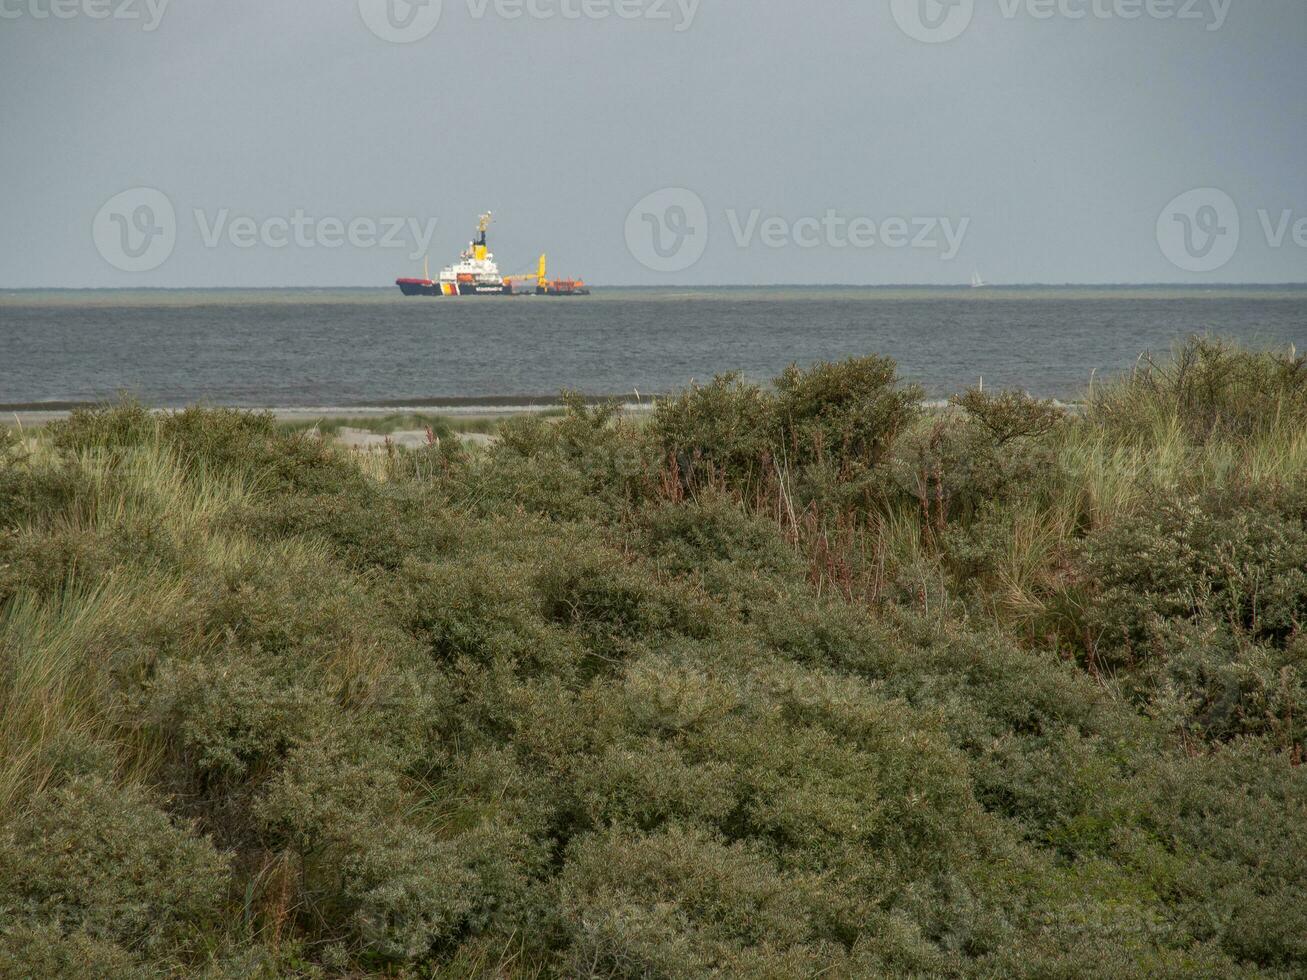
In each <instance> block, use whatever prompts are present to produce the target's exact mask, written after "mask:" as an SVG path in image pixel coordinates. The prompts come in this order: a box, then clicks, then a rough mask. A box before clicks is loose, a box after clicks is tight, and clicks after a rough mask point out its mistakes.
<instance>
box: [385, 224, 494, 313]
mask: <svg viewBox="0 0 1307 980" xmlns="http://www.w3.org/2000/svg"><path fill="white" fill-rule="evenodd" d="M492 217H493V215H492V214H491V213H490V212H486V213H485V214H483V215H482V216H481V221H480V223H479V224H478V225H477V237H476V238H474V239H472V241H471V243H470V244H469V245H468V247H467V250H466V251H464V252H463V254H462V255H461V256H459V260H458V261H457V262H455V263H454V264H453V265H450V266H446V267H445V268H443V269H441V270H440V278H439V279H436V280H432V279H431V275H430V273H429V272H428V271H427V267H426V264H425V262H424V263H423V271H422V278H421V279H396V280H395V285H396V286H398V287H399V289H400V292H402V293H403V294H404V295H405V296H505V295H508V294H510V293H512V291H513V287H512V286H511V285H510V284H509V283H507V282H505V281H504V277H503V276H501V275H500V274H499V266H497V265H496V264H495V257H494V255H493V254H492V253H491V251H490V247H489V245H488V244H487V243H486V232H487V230H488V229H489V228H490V220H491V218H492Z"/></svg>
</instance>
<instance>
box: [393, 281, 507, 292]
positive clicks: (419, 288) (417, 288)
mask: <svg viewBox="0 0 1307 980" xmlns="http://www.w3.org/2000/svg"><path fill="white" fill-rule="evenodd" d="M395 285H396V286H398V287H399V291H400V292H401V293H403V294H404V295H405V296H511V295H512V291H511V290H510V289H509V287H508V286H507V285H503V286H497V285H488V284H485V283H482V284H480V285H478V284H477V283H472V282H459V283H453V282H432V281H431V280H428V279H397V280H395Z"/></svg>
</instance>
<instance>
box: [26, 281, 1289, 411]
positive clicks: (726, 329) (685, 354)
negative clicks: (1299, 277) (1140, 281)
mask: <svg viewBox="0 0 1307 980" xmlns="http://www.w3.org/2000/svg"><path fill="white" fill-rule="evenodd" d="M1192 334H1210V335H1215V336H1220V337H1225V338H1231V339H1234V340H1237V341H1240V342H1242V343H1244V344H1248V345H1253V346H1258V347H1287V346H1289V345H1296V346H1298V347H1299V348H1302V347H1307V286H1276V287H1269V286H1238V287H1231V286H1223V287H1204V288H1186V287H1175V286H1130V287H1093V288H1086V287H1082V286H1068V287H1047V286H1027V287H1012V288H1009V287H989V288H981V289H969V288H927V287H873V288H861V287H847V288H846V287H771V288H760V287H721V288H684V289H683V288H657V289H635V288H630V289H623V288H611V289H596V290H595V292H594V294H593V295H591V296H586V297H571V298H562V297H558V298H555V297H538V296H514V297H493V298H460V299H442V298H430V297H412V298H406V297H403V296H401V295H400V294H399V293H398V292H397V291H395V290H393V289H278V290H215V289H196V290H184V289H183V290H105V291H94V290H48V291H45V290H0V410H3V411H7V412H13V411H23V410H42V409H61V408H68V407H73V406H76V405H84V404H94V403H99V402H104V401H109V400H113V399H116V398H119V397H122V396H124V395H131V396H134V397H136V398H138V399H140V400H142V401H144V402H145V403H147V404H150V405H154V406H158V407H179V406H183V405H189V404H206V405H230V406H241V407H265V408H280V407H285V408H317V407H322V408H331V407H339V408H388V407H395V408H399V407H413V408H431V409H438V408H458V409H464V410H471V409H474V408H476V407H477V406H487V407H489V406H499V407H511V406H515V405H533V404H545V403H549V402H555V401H557V398H558V393H559V392H560V390H562V389H569V390H574V391H579V392H582V393H585V394H588V395H594V396H612V397H618V398H624V399H626V400H628V401H643V400H644V399H646V398H649V397H654V396H657V395H660V394H665V393H668V392H673V391H676V390H679V389H683V388H685V387H686V386H689V385H692V384H695V383H702V382H706V381H709V380H711V379H712V378H713V376H714V375H717V374H721V373H725V372H730V371H737V372H739V373H740V374H742V375H743V376H745V377H747V378H750V379H755V380H758V381H766V380H768V379H770V378H773V377H775V376H776V375H777V374H778V373H779V372H780V371H781V370H783V369H784V368H785V367H786V366H787V365H790V364H799V365H804V366H806V365H810V364H812V363H814V362H818V361H832V360H839V359H842V358H847V357H852V356H857V355H864V354H873V353H874V354H882V355H888V356H889V357H892V358H894V360H895V361H896V362H897V363H898V367H899V372H900V375H901V376H902V377H903V378H904V379H905V380H907V381H912V382H916V383H918V384H920V385H921V386H922V387H923V388H924V389H925V391H926V393H927V395H928V397H931V398H944V397H947V396H948V395H950V394H952V393H956V392H958V391H961V390H962V389H964V388H966V387H968V386H971V385H974V384H977V383H979V382H981V381H983V383H984V385H985V386H986V387H987V388H1019V389H1024V390H1026V391H1028V392H1030V393H1032V394H1035V395H1038V396H1040V397H1047V398H1057V399H1060V400H1063V401H1075V400H1076V399H1078V398H1080V397H1082V396H1083V394H1084V392H1085V391H1086V390H1087V388H1088V387H1089V385H1090V384H1091V383H1093V382H1094V381H1095V380H1102V379H1105V378H1109V377H1112V376H1115V375H1119V374H1120V373H1122V372H1127V371H1129V370H1130V369H1131V368H1132V366H1134V365H1135V364H1136V363H1137V362H1138V360H1139V358H1140V357H1141V356H1143V355H1146V354H1148V353H1153V354H1165V353H1166V352H1167V351H1168V350H1169V349H1170V348H1171V347H1172V346H1173V345H1174V344H1176V343H1178V342H1180V341H1182V340H1183V339H1184V338H1185V337H1186V336H1189V335H1192Z"/></svg>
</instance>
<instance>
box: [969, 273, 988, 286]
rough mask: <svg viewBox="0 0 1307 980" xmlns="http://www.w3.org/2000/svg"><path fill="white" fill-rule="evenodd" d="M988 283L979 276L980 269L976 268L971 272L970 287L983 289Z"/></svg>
mask: <svg viewBox="0 0 1307 980" xmlns="http://www.w3.org/2000/svg"><path fill="white" fill-rule="evenodd" d="M988 285H989V283H987V282H985V280H984V279H982V278H980V270H976V271H975V272H973V273H971V288H972V289H984V288H985V287H986V286H988Z"/></svg>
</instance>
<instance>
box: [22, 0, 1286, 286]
mask: <svg viewBox="0 0 1307 980" xmlns="http://www.w3.org/2000/svg"><path fill="white" fill-rule="evenodd" d="M52 2H53V3H55V5H56V7H57V8H58V10H59V12H60V13H62V14H64V15H66V16H64V17H53V16H45V15H46V14H47V13H49V11H50V4H51V3H52ZM150 2H151V3H153V4H154V5H155V6H154V7H153V8H152V7H151V6H150V5H149V4H147V2H146V0H0V178H3V188H4V191H3V197H2V198H0V227H2V228H3V233H2V234H0V288H14V287H44V286H74V287H78V286H246V287H254V286H282V285H315V286H336V285H338V286H352V285H385V284H388V283H390V282H391V281H392V280H393V279H394V278H395V277H396V276H401V275H417V274H420V270H421V261H420V259H415V258H412V257H411V256H413V255H416V254H418V253H419V252H421V251H422V245H423V243H424V239H425V238H426V237H427V230H428V228H429V222H431V221H432V220H434V221H435V222H436V224H435V230H434V234H433V235H431V236H430V242H429V248H430V255H431V265H432V271H433V273H434V272H435V271H436V269H437V268H438V267H439V266H440V265H443V264H445V263H447V262H449V261H451V260H452V259H453V258H454V257H455V256H456V255H457V253H458V251H459V250H460V249H461V248H462V247H463V246H464V245H465V244H466V242H467V239H468V238H469V237H470V235H471V233H472V232H473V230H474V226H475V223H476V218H477V215H478V213H479V212H481V211H483V210H493V211H494V212H495V214H496V219H495V220H496V223H495V226H494V228H493V230H492V242H491V244H492V247H493V248H494V250H495V252H496V253H497V256H498V259H499V262H500V265H501V267H503V270H504V271H505V272H510V271H519V270H525V269H526V268H528V267H530V266H532V265H533V263H534V257H535V256H536V255H537V254H538V253H539V252H541V251H545V250H547V251H548V252H549V254H550V256H551V262H552V266H553V271H554V272H556V273H559V274H576V275H583V276H585V277H586V278H587V279H589V280H591V281H592V282H596V283H607V284H658V283H684V284H700V283H702V284H709V283H823V282H839V283H867V284H879V283H950V282H960V281H966V280H968V279H969V278H970V277H971V275H972V272H973V270H979V271H980V273H981V274H982V275H983V276H984V277H985V278H986V279H987V280H989V281H992V282H997V283H1007V282H1012V283H1017V282H1022V283H1024V282H1047V283H1062V282H1076V283H1091V282H1158V281H1164V282H1287V281H1296V282H1301V281H1304V280H1307V220H1304V219H1307V7H1305V6H1304V3H1303V0H1196V2H1195V0H1173V2H1170V0H1148V2H1147V3H1146V2H1145V0H1056V2H1055V0H974V8H972V6H971V3H972V0H951V3H952V5H951V6H949V5H941V4H940V3H939V0H699V2H698V3H697V4H696V3H695V2H694V0H586V4H587V5H588V6H583V5H582V0H531V4H530V5H529V7H528V5H525V4H523V3H518V4H516V5H515V4H514V3H513V0H488V2H487V0H444V2H443V7H441V8H440V9H439V10H438V11H437V9H436V8H435V7H432V6H430V5H428V6H425V7H423V6H417V7H410V6H409V5H407V4H405V3H403V2H402V0H390V2H391V3H392V7H391V9H390V10H389V11H388V12H387V11H386V9H385V5H386V2H387V0H337V2H334V3H323V2H322V0H314V2H310V0H223V2H221V3H219V2H214V0H210V2H207V3H200V2H197V0H172V2H171V3H170V4H168V5H167V6H166V8H164V9H159V8H158V5H159V3H160V2H161V0H150ZM124 3H126V4H128V6H126V7H123V6H122V5H123V4H124ZM60 4H62V5H63V6H62V7H60V6H59V5H60ZM435 12H439V13H440V17H439V20H438V21H433V20H432V15H433V13H435ZM519 12H520V14H521V16H517V17H514V16H513V14H515V13H519ZM387 13H389V17H387V16H386V14H387ZM105 14H108V15H109V16H103V15H105ZM133 14H135V15H137V16H136V17H135V19H133V18H132V17H131V15H133ZM549 14H553V16H552V17H549V16H546V15H549ZM573 14H576V15H579V16H570V15H573ZM1081 14H1083V16H1079V15H1081ZM914 18H915V19H914ZM369 24H372V27H371V28H370V27H369ZM428 32H429V33H428ZM954 33H956V35H957V36H956V37H952V38H951V39H947V40H945V39H943V38H945V37H946V36H948V35H951V34H954ZM388 34H389V35H390V36H391V37H392V38H398V39H400V40H404V39H410V38H413V37H415V36H417V35H423V36H421V37H420V38H419V39H417V40H408V43H396V42H395V40H387V39H385V37H383V36H380V35H388ZM914 34H915V35H916V36H913V35H914ZM138 188H146V189H148V190H149V191H150V192H151V194H152V195H153V196H146V197H141V193H142V192H139V191H135V189H138ZM669 188H671V189H674V190H671V191H667V190H666V189H669ZM1195 188H1212V189H1215V191H1216V192H1219V193H1218V194H1217V195H1216V196H1212V194H1211V192H1208V191H1204V192H1202V194H1200V195H1198V196H1197V197H1194V196H1190V197H1188V198H1183V199H1181V202H1180V203H1179V204H1173V202H1174V201H1175V200H1176V198H1177V197H1178V196H1179V195H1181V194H1183V193H1185V192H1188V191H1191V190H1193V189H1195ZM126 191H133V192H134V195H128V196H126V197H119V195H121V194H122V193H123V192H126ZM658 192H663V193H661V194H660V193H658ZM650 195H653V196H652V197H650ZM160 197H162V199H164V200H165V201H166V204H164V205H161V204H159V201H160ZM116 198H117V202H116V203H114V201H115V199H116ZM641 201H644V204H642V205H641V206H640V207H636V206H637V204H638V203H639V202H641ZM700 203H701V206H702V212H700V211H698V210H697V208H698V207H699V205H700ZM143 204H144V205H146V206H148V209H147V210H145V211H142V210H141V208H142V205H143ZM169 206H170V207H171V209H172V211H173V213H174V214H175V238H173V239H172V240H168V239H169V237H170V236H172V234H173V233H172V228H171V226H170V225H169V222H168V216H167V215H166V214H163V213H162V212H163V211H165V210H166V209H167V207H169ZM633 208H635V211H634V213H633ZM1168 209H1170V210H1168ZM1186 209H1187V214H1185V213H1182V212H1185V211H1186ZM1231 209H1233V215H1231ZM1177 211H1178V212H1181V213H1172V212H1177ZM197 212H198V213H197ZM97 216H98V217H97ZM242 218H243V219H247V220H245V221H238V220H237V219H242ZM390 219H397V221H399V222H402V226H401V225H400V224H398V223H397V221H391V220H390ZM1232 224H1233V227H1232ZM351 225H352V233H351V232H350V228H351ZM373 227H375V233H374V234H369V232H370V230H371V229H372V228H373ZM342 229H345V230H344V231H343V232H342ZM1295 232H1296V233H1297V234H1295ZM143 235H146V236H152V237H151V240H150V241H146V240H145V239H143V238H142V237H141V236H143ZM642 235H643V236H644V238H643V239H642V238H641V236H642ZM1186 235H1187V236H1189V237H1188V238H1184V237H1183V236H1186ZM115 236H117V239H119V240H121V242H122V245H123V249H124V251H123V252H122V253H121V254H116V253H115V252H114V244H113V243H114V241H115ZM155 236H157V238H158V241H159V242H162V244H161V245H160V246H159V248H156V249H155V250H154V251H153V252H151V251H150V250H149V249H148V248H147V246H151V247H153V246H152V245H151V243H152V242H153V241H154V240H155ZM387 236H389V238H390V241H388V242H386V243H385V245H386V247H382V245H383V243H382V241H381V239H382V238H385V237H387ZM1177 236H1180V237H1177ZM655 238H656V239H657V240H656V241H655ZM343 239H349V240H345V241H344V242H343V244H339V245H336V243H337V242H340V241H342V240H343ZM1177 242H1181V243H1183V244H1184V245H1185V246H1186V248H1187V250H1188V253H1189V255H1188V258H1186V257H1185V256H1184V255H1180V256H1178V257H1177V255H1176V249H1177V247H1178V246H1177V244H1176V243H1177ZM651 243H652V245H651ZM333 246H334V247H333ZM392 246H394V247H392ZM1168 256H1170V257H1168ZM133 263H135V265H137V266H140V267H141V268H143V270H144V271H125V270H124V268H123V266H126V267H128V269H129V270H130V268H131V267H132V266H133Z"/></svg>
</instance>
